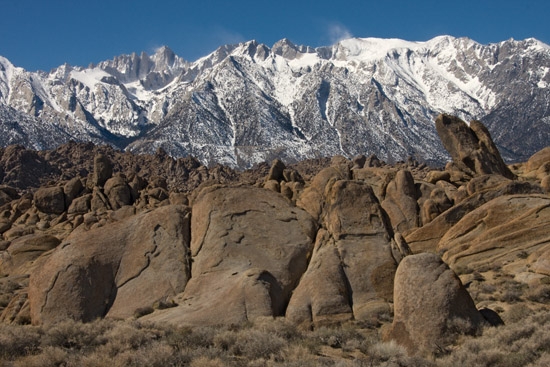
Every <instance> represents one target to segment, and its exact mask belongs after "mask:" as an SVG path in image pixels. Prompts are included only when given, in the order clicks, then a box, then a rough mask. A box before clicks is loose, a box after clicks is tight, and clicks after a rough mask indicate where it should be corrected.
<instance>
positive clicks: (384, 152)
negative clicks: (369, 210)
mask: <svg viewBox="0 0 550 367" xmlns="http://www.w3.org/2000/svg"><path fill="white" fill-rule="evenodd" d="M549 86H550V47H549V46H548V45H546V44H544V43H542V42H540V41H538V40H536V39H526V40H523V41H515V40H508V41H504V42H501V43H496V44H489V45H482V44H479V43H477V42H475V41H473V40H471V39H468V38H454V37H451V36H440V37H436V38H433V39H431V40H428V41H423V42H411V41H404V40H400V39H379V38H351V39H346V40H342V41H340V42H338V43H337V44H335V45H331V46H325V47H317V48H312V47H309V46H301V45H296V44H294V43H293V42H291V41H290V40H288V39H282V40H280V41H278V42H276V43H275V44H274V45H273V46H272V47H271V48H270V47H268V46H266V45H264V44H261V43H258V42H257V41H254V40H252V41H248V42H242V43H239V44H233V45H224V46H221V47H219V48H218V49H216V50H215V51H213V52H212V53H210V54H209V55H206V56H204V57H202V58H200V59H198V60H196V61H194V62H187V61H185V60H184V59H182V58H181V57H179V56H177V55H176V54H175V53H174V52H173V51H172V50H171V49H170V48H168V47H166V46H163V47H160V48H158V49H157V50H155V52H154V53H153V54H152V55H148V54H147V53H145V52H142V53H141V54H136V53H132V54H129V55H120V56H117V57H114V58H113V59H112V60H107V61H103V62H101V63H99V64H98V65H96V66H90V67H87V68H83V67H77V66H70V65H66V64H65V65H62V66H60V67H58V68H56V69H54V70H52V71H51V72H49V73H44V72H27V71H25V70H23V69H21V68H17V67H15V66H13V65H12V64H11V63H10V62H9V61H8V60H7V59H5V58H2V57H0V141H2V142H4V143H7V142H9V143H13V142H20V143H22V144H26V145H29V144H30V146H34V147H48V146H50V145H56V144H59V143H61V142H62V141H64V140H68V139H73V140H93V141H95V142H99V143H109V144H113V145H117V146H118V147H120V148H123V149H128V150H132V151H136V152H154V151H155V150H156V149H157V148H159V147H162V148H163V149H164V150H165V151H167V152H169V153H170V154H171V155H173V156H184V155H189V154H190V155H194V156H196V157H197V158H199V159H200V160H202V161H203V162H204V163H217V162H222V163H226V164H230V165H233V166H239V167H249V166H250V165H252V164H254V163H258V162H262V161H264V160H270V159H272V158H274V157H279V158H282V159H285V160H289V161H292V160H297V159H303V158H308V157H319V156H329V155H335V154H343V155H346V156H353V155H356V154H370V153H375V154H377V155H378V156H379V157H380V158H382V159H385V160H388V161H395V160H399V159H403V158H405V157H406V156H408V155H413V156H415V157H416V158H417V159H418V160H423V161H427V162H434V163H438V164H439V163H442V162H444V161H445V159H446V153H445V151H444V149H443V147H442V146H441V144H440V143H439V139H438V137H437V133H436V132H435V129H434V126H433V118H434V116H436V115H437V114H439V113H441V112H445V113H451V114H455V115H458V116H459V117H460V118H462V119H464V120H471V119H481V120H482V121H484V122H485V123H486V124H487V125H488V126H489V127H490V129H492V130H491V133H492V134H493V136H494V138H495V141H496V142H497V144H500V147H501V148H504V150H503V151H504V152H505V156H507V158H508V159H523V158H524V157H525V156H527V155H529V154H531V153H534V151H535V150H538V149H540V148H541V147H543V146H546V145H547V144H548V141H550V131H549V129H548V126H549V125H550V116H549V115H550V112H549V111H550V102H549V101H550V88H549ZM23 122H24V124H25V126H24V127H22V126H19V125H17V124H21V123H23ZM14 124H15V125H17V126H19V130H17V131H19V133H18V134H19V135H17V134H16V135H14V134H13V133H11V132H10V131H12V130H13V126H15V125H14ZM36 126H40V129H38V128H36ZM35 131H40V136H38V135H37V133H35ZM46 131H51V136H48V133H46ZM2 134H4V135H6V136H9V139H8V138H3V137H2ZM526 146H528V148H526Z"/></svg>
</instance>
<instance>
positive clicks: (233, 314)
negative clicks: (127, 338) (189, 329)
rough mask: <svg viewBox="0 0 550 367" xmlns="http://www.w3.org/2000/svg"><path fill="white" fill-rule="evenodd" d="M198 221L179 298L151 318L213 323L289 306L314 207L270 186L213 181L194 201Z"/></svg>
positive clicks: (308, 246)
mask: <svg viewBox="0 0 550 367" xmlns="http://www.w3.org/2000/svg"><path fill="white" fill-rule="evenodd" d="M191 228H192V233H193V236H192V242H191V254H192V256H193V268H192V277H191V280H190V281H189V283H188V284H187V286H186V288H185V291H184V292H183V294H181V295H180V296H178V298H177V299H176V301H177V303H178V304H179V306H178V307H175V308H171V309H167V310H160V311H158V312H155V313H153V314H151V315H148V316H146V317H145V319H146V320H152V321H163V322H169V323H173V324H178V325H198V324H210V325H212V324H231V323H240V322H243V321H246V320H253V319H254V318H256V317H258V316H279V315H282V314H283V313H284V309H285V307H286V305H287V304H288V301H289V299H290V295H291V292H292V290H293V289H294V288H295V287H296V285H297V284H298V281H299V279H300V278H301V276H302V274H303V273H304V272H305V271H306V268H307V264H308V260H309V257H310V256H311V255H310V254H311V251H312V249H313V239H314V237H315V233H316V224H315V221H314V220H313V218H311V216H310V215H309V214H307V213H306V212H305V211H304V210H302V209H300V208H297V207H295V206H293V205H292V204H291V203H290V202H289V201H288V200H287V199H285V198H284V197H283V196H282V195H280V194H277V193H274V192H272V191H270V190H265V189H261V188H256V187H247V186H240V187H223V186H222V187H220V186H211V187H208V188H206V189H203V190H202V192H201V193H200V194H199V195H198V197H197V198H196V199H195V201H194V204H193V217H192V225H191Z"/></svg>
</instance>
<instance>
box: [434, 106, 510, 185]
mask: <svg viewBox="0 0 550 367" xmlns="http://www.w3.org/2000/svg"><path fill="white" fill-rule="evenodd" d="M435 128H436V130H437V133H438V134H439V137H440V139H441V142H442V143H443V146H444V147H445V149H446V150H447V151H448V152H449V154H450V155H451V157H452V159H453V161H454V163H455V164H457V165H458V167H459V168H460V169H461V170H463V171H465V172H467V173H468V174H473V175H480V174H491V173H497V174H500V175H502V176H504V177H507V178H510V179H513V178H514V177H515V175H514V174H513V173H512V172H511V171H510V169H508V167H507V166H506V164H505V163H504V161H503V160H502V157H501V156H500V153H499V151H498V149H497V147H496V145H495V144H494V142H493V139H492V138H491V135H490V134H489V131H488V130H487V128H486V127H485V126H484V125H483V124H482V123H481V122H479V121H475V120H474V121H471V122H470V125H469V126H468V125H467V124H466V123H465V122H464V121H462V120H461V119H459V118H458V117H455V116H450V115H446V114H441V115H439V116H438V117H437V118H436V120H435Z"/></svg>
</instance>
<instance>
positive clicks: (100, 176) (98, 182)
mask: <svg viewBox="0 0 550 367" xmlns="http://www.w3.org/2000/svg"><path fill="white" fill-rule="evenodd" d="M112 174H113V164H112V163H111V161H110V160H109V158H108V157H107V156H106V155H103V154H98V155H96V156H95V157H94V174H93V177H92V185H93V186H103V185H104V184H105V182H107V180H108V179H109V178H111V176H112Z"/></svg>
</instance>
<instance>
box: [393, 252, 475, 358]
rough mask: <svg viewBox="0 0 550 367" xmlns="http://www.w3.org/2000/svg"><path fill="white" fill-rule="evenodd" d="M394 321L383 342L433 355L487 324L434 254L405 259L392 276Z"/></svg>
mask: <svg viewBox="0 0 550 367" xmlns="http://www.w3.org/2000/svg"><path fill="white" fill-rule="evenodd" d="M393 299H394V318H393V323H392V325H391V327H390V328H389V330H387V331H386V333H385V335H384V339H385V340H395V341H396V342H397V343H399V344H400V345H403V346H404V347H405V348H406V349H407V351H408V352H409V353H410V354H419V355H432V354H435V353H437V352H438V351H441V349H442V348H445V347H446V346H447V345H449V344H451V343H452V342H453V341H454V340H455V338H456V337H457V336H458V335H460V334H476V333H477V332H479V331H480V329H481V327H482V326H483V325H485V324H486V321H485V319H484V318H483V316H482V315H481V313H480V312H479V311H478V310H477V309H476V306H475V304H474V301H473V300H472V298H471V297H470V295H469V294H468V292H467V291H466V289H465V288H464V286H463V285H462V283H461V281H460V279H459V278H458V276H457V275H456V274H455V273H454V272H453V271H452V270H451V269H450V268H449V267H448V266H447V265H446V264H445V263H444V262H443V261H442V260H441V258H440V257H439V256H437V255H435V254H430V253H423V254H418V255H411V256H407V257H405V258H404V259H403V261H401V263H400V264H399V267H398V268H397V272H396V274H395V285H394V297H393Z"/></svg>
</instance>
